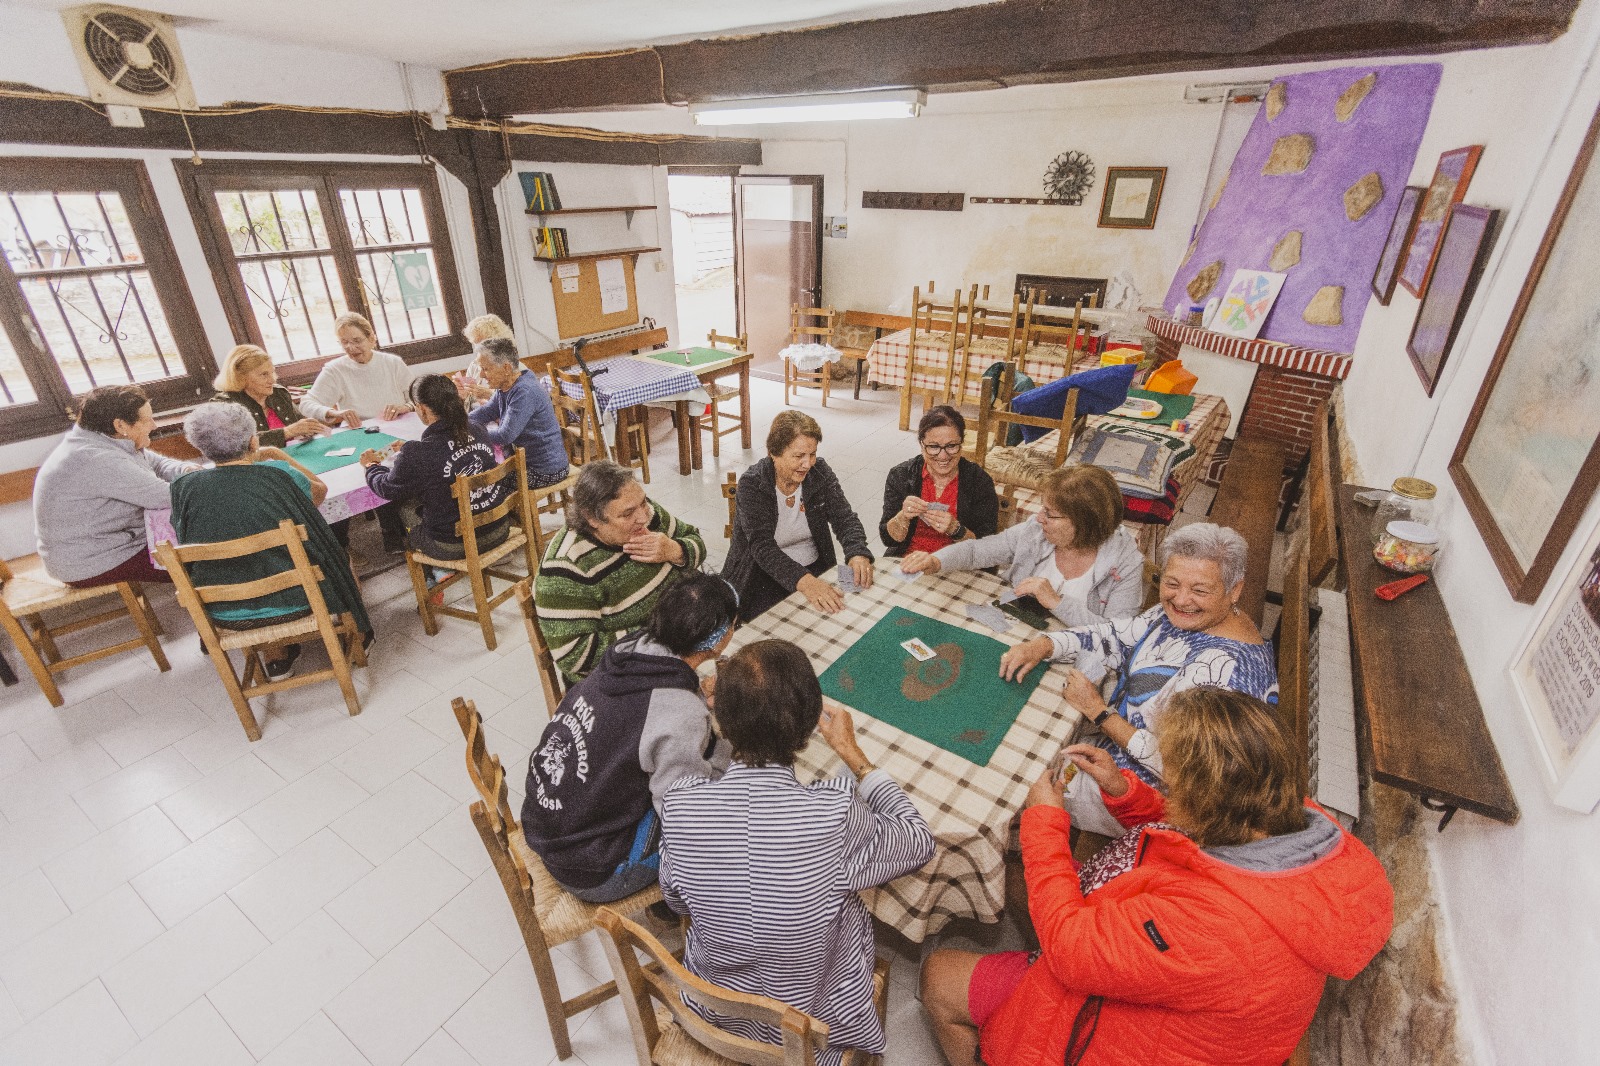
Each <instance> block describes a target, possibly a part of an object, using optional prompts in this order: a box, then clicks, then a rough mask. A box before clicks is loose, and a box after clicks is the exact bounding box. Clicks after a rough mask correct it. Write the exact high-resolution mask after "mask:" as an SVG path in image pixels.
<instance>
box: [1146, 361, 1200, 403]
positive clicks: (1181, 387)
mask: <svg viewBox="0 0 1600 1066" xmlns="http://www.w3.org/2000/svg"><path fill="white" fill-rule="evenodd" d="M1199 380H1200V379H1199V378H1197V377H1195V376H1194V375H1193V374H1191V373H1189V371H1187V370H1185V369H1184V368H1183V360H1182V359H1173V360H1170V361H1168V362H1165V363H1162V364H1161V365H1160V366H1158V367H1156V369H1155V371H1154V372H1153V373H1152V374H1151V375H1150V377H1149V378H1148V379H1147V380H1146V381H1145V383H1144V391H1146V392H1165V393H1170V394H1172V395H1174V396H1187V395H1189V394H1190V393H1192V392H1193V391H1194V386H1195V383H1196V382H1197V381H1199Z"/></svg>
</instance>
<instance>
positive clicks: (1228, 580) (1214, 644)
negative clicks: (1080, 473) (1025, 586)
mask: <svg viewBox="0 0 1600 1066" xmlns="http://www.w3.org/2000/svg"><path fill="white" fill-rule="evenodd" d="M1246 553H1247V548H1246V546H1245V542H1244V538H1243V537H1241V536H1240V535H1239V534H1238V533H1236V532H1234V531H1233V530H1231V529H1228V528H1226V527H1223V526H1217V525H1212V524H1210V523H1197V524H1195V525H1189V526H1184V527H1183V528H1182V529H1179V530H1176V531H1174V532H1173V533H1170V534H1168V535H1167V538H1166V541H1165V543H1164V544H1163V545H1162V569H1161V602H1160V603H1159V604H1158V605H1157V606H1155V607H1152V608H1150V609H1149V610H1148V611H1145V612H1144V613H1143V614H1140V615H1137V616H1135V617H1133V618H1128V619H1124V620H1122V621H1117V622H1104V623H1101V624H1098V625H1090V626H1080V627H1078V628H1076V629H1068V630H1066V631H1064V632H1060V633H1048V634H1044V635H1042V636H1038V637H1035V638H1033V639H1032V640H1030V641H1027V642H1025V643H1023V644H1019V645H1017V646H1016V647H1014V648H1012V649H1011V650H1010V651H1008V652H1006V654H1005V656H1004V657H1003V658H1002V659H1001V660H1000V676H1002V677H1004V678H1006V679H1008V680H1010V679H1013V678H1020V677H1022V676H1023V675H1024V674H1026V673H1027V672H1028V671H1029V670H1031V669H1033V667H1034V665H1035V664H1037V663H1040V662H1042V661H1044V660H1045V659H1052V660H1055V661H1058V662H1076V668H1075V669H1073V670H1072V671H1071V672H1070V674H1069V675H1068V678H1067V687H1066V693H1065V695H1066V698H1067V702H1068V703H1070V704H1071V705H1072V706H1073V707H1074V708H1075V709H1076V710H1077V711H1078V713H1080V714H1082V715H1083V716H1084V717H1085V718H1087V719H1089V721H1091V722H1092V723H1093V724H1094V726H1095V728H1096V729H1097V730H1098V734H1096V735H1092V736H1091V737H1090V738H1089V739H1090V741H1091V742H1092V743H1094V744H1096V745H1098V746H1099V747H1101V748H1104V749H1105V750H1107V751H1109V752H1110V753H1111V755H1112V758H1113V759H1114V760H1115V761H1116V765H1117V766H1118V767H1120V768H1122V769H1126V770H1132V771H1133V772H1134V774H1136V775H1137V776H1138V777H1139V779H1140V780H1142V781H1144V782H1145V783H1147V784H1149V785H1153V786H1156V787H1158V788H1159V787H1160V784H1161V753H1160V751H1159V749H1158V748H1157V746H1156V742H1155V737H1154V736H1153V735H1152V733H1151V730H1152V729H1154V727H1155V724H1156V722H1157V721H1158V720H1159V718H1160V716H1161V713H1162V711H1164V710H1165V709H1166V706H1167V704H1168V702H1169V701H1170V700H1171V699H1172V697H1173V696H1174V695H1175V694H1176V693H1178V692H1181V691H1183V690H1184V689H1188V688H1198V687H1212V688H1227V689H1233V690H1235V691H1238V692H1243V693H1245V694H1247V695H1250V696H1254V697H1256V698H1257V699H1261V700H1266V701H1267V702H1269V703H1276V702H1277V699H1278V674H1277V668H1276V666H1275V665H1274V661H1273V653H1272V648H1271V647H1270V646H1269V645H1267V644H1266V643H1265V642H1264V641H1262V639H1261V632H1260V630H1258V629H1257V628H1256V626H1255V623H1254V622H1252V621H1250V619H1249V618H1247V617H1246V616H1245V615H1243V614H1240V613H1239V608H1238V603H1239V595H1240V593H1241V592H1243V590H1244V569H1245V559H1246ZM1107 677H1114V679H1115V688H1114V689H1113V690H1112V692H1111V695H1110V697H1109V698H1102V696H1101V693H1102V687H1101V681H1102V679H1104V678H1107ZM1067 810H1068V811H1069V812H1070V813H1071V814H1072V821H1073V824H1074V825H1076V826H1078V827H1079V828H1081V829H1087V830H1089V831H1090V832H1095V833H1103V834H1105V835H1107V836H1116V835H1118V834H1120V833H1121V832H1122V827H1121V826H1120V825H1119V824H1118V822H1117V821H1116V819H1115V818H1112V817H1111V816H1110V815H1109V814H1107V813H1106V809H1105V803H1104V802H1103V801H1102V799H1101V795H1100V790H1099V789H1097V788H1095V787H1093V785H1091V784H1088V783H1087V782H1084V781H1082V780H1080V779H1079V778H1074V779H1073V782H1072V787H1071V788H1069V790H1068V792H1067Z"/></svg>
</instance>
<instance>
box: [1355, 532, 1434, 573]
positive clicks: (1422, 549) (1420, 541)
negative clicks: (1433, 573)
mask: <svg viewBox="0 0 1600 1066" xmlns="http://www.w3.org/2000/svg"><path fill="white" fill-rule="evenodd" d="M1438 554H1439V534H1438V531H1436V530H1434V529H1432V528H1431V527H1429V526H1425V525H1423V524H1422V523H1421V522H1390V523H1389V527H1388V529H1386V530H1384V534H1383V536H1382V537H1381V538H1379V540H1378V543H1377V546H1376V547H1374V548H1373V549H1372V557H1373V558H1374V559H1376V560H1378V562H1380V563H1382V564H1383V565H1384V566H1386V567H1388V568H1389V569H1390V570H1394V571H1396V572H1398V573H1402V574H1421V573H1425V572H1427V571H1429V570H1432V569H1433V559H1434V556H1436V555H1438Z"/></svg>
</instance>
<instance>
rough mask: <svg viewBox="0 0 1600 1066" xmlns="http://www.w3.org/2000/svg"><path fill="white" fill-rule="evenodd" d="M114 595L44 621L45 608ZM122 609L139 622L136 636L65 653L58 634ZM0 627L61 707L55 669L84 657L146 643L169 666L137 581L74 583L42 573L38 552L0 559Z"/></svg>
mask: <svg viewBox="0 0 1600 1066" xmlns="http://www.w3.org/2000/svg"><path fill="white" fill-rule="evenodd" d="M112 596H115V597H118V599H119V600H120V601H121V602H120V604H119V605H118V606H116V607H108V608H107V609H106V610H104V611H101V612H99V613H98V614H93V615H89V616H87V617H83V618H72V619H67V620H63V621H61V622H60V623H58V624H55V625H51V624H49V623H47V622H46V621H45V618H44V613H45V612H46V611H54V610H57V609H58V608H62V607H69V606H72V605H73V604H78V603H87V602H89V601H91V600H101V599H106V598H108V597H112ZM124 614H126V615H127V616H128V617H129V618H130V619H131V620H132V621H133V624H134V625H135V626H136V627H137V628H138V630H139V635H138V636H136V637H130V638H129V639H127V640H124V641H121V642H119V643H116V644H108V645H106V646H105V647H101V648H95V649H92V650H90V651H85V652H80V653H79V654H77V655H70V656H65V657H63V656H62V654H61V649H60V648H58V647H57V646H56V638H57V637H62V636H65V635H67V634H68V633H76V632H77V631H79V630H80V629H87V628H89V627H90V626H94V625H99V624H100V623H101V622H109V621H110V620H111V619H113V618H118V617H120V616H122V615H124ZM24 622H26V623H27V625H28V626H31V627H33V632H32V633H29V632H28V629H27V628H26V627H25V626H24V625H23V623H24ZM0 628H4V629H5V631H6V632H7V633H9V634H10V635H11V640H12V642H13V643H15V644H16V646H17V651H18V652H20V653H21V655H22V661H23V662H25V663H27V665H28V670H29V671H30V672H31V673H32V674H33V677H34V680H35V681H37V682H39V688H40V690H41V691H43V692H44V696H45V699H47V700H49V701H50V706H52V707H60V706H61V705H62V703H64V702H65V701H64V700H63V699H62V696H61V689H60V688H58V687H57V686H56V680H55V675H57V674H59V673H61V672H63V671H65V670H70V669H71V668H72V667H74V666H80V665H82V664H83V663H87V662H93V661H94V660H96V659H104V658H105V657H106V656H108V655H117V654H120V653H122V652H125V651H132V650H133V649H135V648H139V647H144V648H148V649H150V655H151V657H152V658H154V659H155V661H156V667H157V668H158V669H160V670H161V672H162V673H165V672H166V671H167V670H168V669H169V667H168V665H167V657H166V655H165V653H163V652H162V650H161V644H160V643H159V642H158V641H157V640H156V636H157V634H159V633H160V632H161V624H160V623H159V622H157V621H156V616H155V612H154V611H152V610H151V609H150V601H149V600H148V599H146V598H145V594H144V590H143V589H142V588H141V587H140V586H139V585H138V583H136V582H132V581H122V582H119V583H117V584H115V585H97V586H95V587H94V588H87V589H75V588H73V587H71V586H70V585H64V584H62V583H61V582H59V581H57V580H56V579H55V578H53V577H51V576H50V575H49V574H47V573H45V571H44V561H43V560H42V559H40V558H39V556H37V555H25V556H23V557H22V558H20V559H12V560H10V561H9V562H0Z"/></svg>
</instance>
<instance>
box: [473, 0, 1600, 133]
mask: <svg viewBox="0 0 1600 1066" xmlns="http://www.w3.org/2000/svg"><path fill="white" fill-rule="evenodd" d="M1578 3H1579V0H1427V2H1416V0H1413V2H1411V3H1401V2H1399V0H1140V2H1123V3H1087V2H1084V0H1005V2H1003V3H997V4H989V5H985V6H981V7H969V8H958V9H956V10H953V11H935V12H929V13H927V14H920V15H904V16H900V17H897V18H888V19H874V20H870V21H864V22H852V23H843V24H840V25H836V26H825V27H820V28H817V29H809V30H791V31H785V32H782V33H768V34H758V35H754V36H749V37H730V38H722V39H716V40H704V41H690V42H687V43H684V44H670V45H658V46H656V47H654V48H645V49H641V50H639V51H636V52H628V53H624V54H621V55H609V56H599V55H597V56H572V57H562V58H561V59H559V60H556V61H552V60H548V59H530V60H508V61H505V62H501V63H495V64H485V65H482V66H478V67H467V68H463V69H460V70H452V71H447V72H446V73H445V86H446V91H447V95H448V100H449V106H450V110H451V113H452V114H455V115H461V116H466V117H473V118H477V117H496V116H502V115H529V114H546V113H551V112H560V111H586V110H604V109H607V108H620V107H637V106H640V105H645V104H660V103H664V102H666V103H674V104H677V103H686V102H694V101H703V100H730V99H739V98H748V97H761V96H789V95H796V94H805V93H819V92H845V91H852V90H862V89H878V88H890V87H906V86H910V87H918V88H927V89H933V90H939V89H944V90H949V89H953V88H958V87H959V88H972V87H982V86H990V87H1000V86H1002V85H1009V84H1032V83H1041V82H1070V81H1082V80H1087V79H1096V78H1111V77H1129V76H1134V75H1140V74H1157V73H1170V72H1174V71H1196V72H1199V71H1205V70H1221V69H1227V68H1230V67H1245V66H1257V65H1261V64H1265V63H1288V62H1307V61H1314V60H1330V59H1332V60H1337V59H1354V58H1359V57H1364V56H1374V55H1415V54H1419V53H1431V52H1443V51H1454V50H1460V49H1469V48H1488V47H1500V46H1505V45H1514V44H1528V43H1535V42H1540V41H1548V40H1552V39H1554V38H1556V37H1558V36H1560V35H1561V34H1562V33H1564V32H1565V31H1566V29H1567V25H1568V23H1569V22H1570V20H1571V18H1572V14H1573V12H1574V11H1575V10H1576V9H1577V7H1578Z"/></svg>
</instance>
